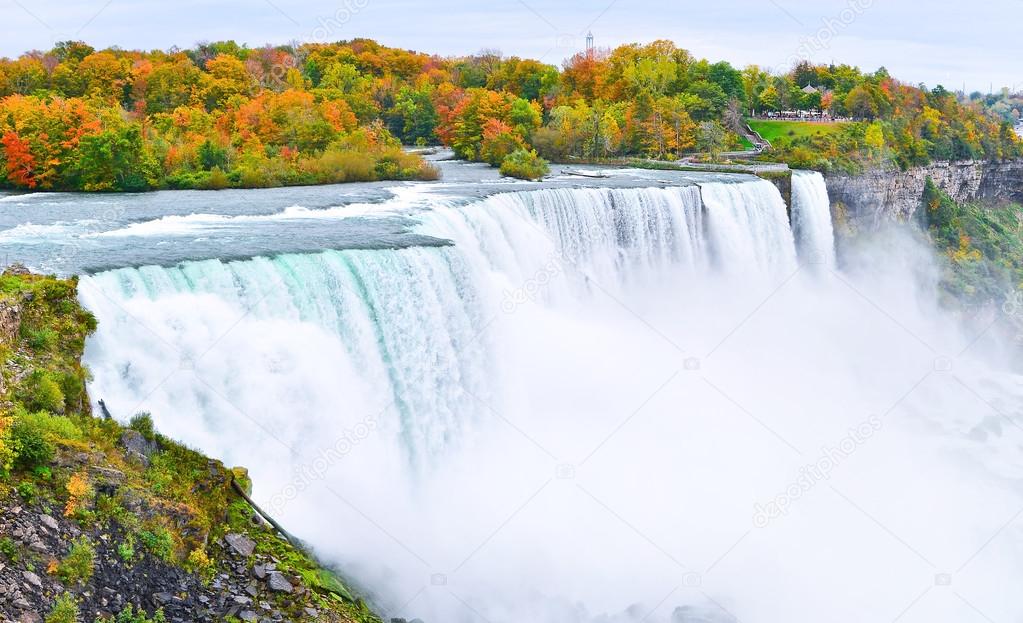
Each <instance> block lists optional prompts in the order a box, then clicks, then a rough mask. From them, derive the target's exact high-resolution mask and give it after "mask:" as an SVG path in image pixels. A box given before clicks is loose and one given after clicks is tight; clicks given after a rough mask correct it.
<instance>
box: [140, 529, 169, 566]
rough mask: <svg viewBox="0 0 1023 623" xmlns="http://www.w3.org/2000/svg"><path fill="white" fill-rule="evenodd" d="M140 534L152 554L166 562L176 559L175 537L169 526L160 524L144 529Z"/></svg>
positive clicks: (141, 539) (143, 543)
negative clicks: (168, 528)
mask: <svg viewBox="0 0 1023 623" xmlns="http://www.w3.org/2000/svg"><path fill="white" fill-rule="evenodd" d="M138 536H139V541H141V542H142V545H144V546H145V548H146V549H147V550H148V551H149V553H150V554H152V555H153V556H156V557H157V558H159V559H160V560H162V561H164V562H172V561H173V560H174V538H173V537H172V536H171V533H170V531H169V530H167V528H164V527H162V526H158V527H156V528H153V529H152V530H142V531H140V532H139V534H138Z"/></svg>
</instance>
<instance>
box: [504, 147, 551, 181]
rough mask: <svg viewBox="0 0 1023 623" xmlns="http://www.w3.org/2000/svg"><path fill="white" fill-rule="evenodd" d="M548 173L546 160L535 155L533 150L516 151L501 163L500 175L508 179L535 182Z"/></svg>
mask: <svg viewBox="0 0 1023 623" xmlns="http://www.w3.org/2000/svg"><path fill="white" fill-rule="evenodd" d="M548 173H550V166H548V163H547V161H546V160H544V159H543V158H541V157H540V156H538V155H537V153H536V151H535V150H530V151H526V150H525V149H518V150H516V151H513V152H512V153H511V154H510V155H509V156H508V157H507V158H505V159H504V162H502V163H501V175H507V176H508V177H517V178H519V179H523V180H537V179H540V178H541V177H543V176H545V175H547V174H548Z"/></svg>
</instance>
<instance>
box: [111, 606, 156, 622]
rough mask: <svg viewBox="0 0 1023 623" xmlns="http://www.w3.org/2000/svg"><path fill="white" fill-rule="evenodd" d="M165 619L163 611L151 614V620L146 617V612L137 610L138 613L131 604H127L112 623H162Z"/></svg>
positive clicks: (140, 609)
mask: <svg viewBox="0 0 1023 623" xmlns="http://www.w3.org/2000/svg"><path fill="white" fill-rule="evenodd" d="M166 620H167V619H166V618H165V617H164V615H163V610H157V611H156V612H154V613H153V618H149V617H147V616H146V611H145V610H143V609H142V608H139V611H138V612H135V609H134V608H133V607H132V605H131V604H128V607H126V608H125V609H124V610H121V612H120V613H119V614H118V615H117V618H116V619H115V620H114V623H164V621H166Z"/></svg>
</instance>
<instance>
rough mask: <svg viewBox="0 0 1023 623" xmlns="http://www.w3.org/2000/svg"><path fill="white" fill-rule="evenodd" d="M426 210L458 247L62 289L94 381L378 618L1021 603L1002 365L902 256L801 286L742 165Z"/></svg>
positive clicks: (599, 616)
mask: <svg viewBox="0 0 1023 623" xmlns="http://www.w3.org/2000/svg"><path fill="white" fill-rule="evenodd" d="M803 182H811V183H812V184H816V182H815V181H813V180H807V179H803V178H800V180H799V184H798V185H799V186H800V188H802V187H803ZM805 190H806V189H805V188H804V189H803V191H800V194H799V196H800V197H804V194H803V192H804V191H805ZM803 200H804V199H799V200H798V201H800V202H801V205H800V207H798V208H796V209H794V213H800V214H802V213H805V212H806V211H807V210H814V211H819V208H820V205H819V204H817V203H802V201H803ZM814 201H819V196H818V197H816V198H815V199H814ZM815 213H816V212H815ZM817 215H818V216H819V215H820V214H817ZM418 218H419V219H420V221H421V223H422V225H421V230H422V233H424V234H429V235H433V236H439V237H443V238H447V239H449V240H451V241H453V243H454V244H453V246H449V247H436V248H410V249H400V250H378V251H340V252H334V251H330V252H323V253H319V254H309V255H284V256H279V257H276V258H274V259H253V260H248V261H233V262H222V261H216V260H213V261H204V262H192V263H185V264H182V265H180V266H178V267H174V268H158V267H144V268H138V269H120V270H115V271H110V272H105V273H101V274H98V275H95V276H91V277H86V278H84V279H83V280H82V283H81V292H82V298H83V300H84V302H85V303H86V304H87V305H88V307H89V308H90V309H92V310H93V311H94V312H95V313H96V315H97V316H98V318H99V321H100V331H99V333H98V334H97V335H96V336H95V337H94V338H93V339H92V340H91V341H90V343H89V345H88V352H87V359H88V363H89V365H90V367H91V369H92V372H93V374H94V381H93V382H92V385H91V387H90V392H91V395H92V396H93V397H94V398H97V399H98V398H105V399H106V401H107V403H108V404H109V405H110V406H111V407H112V408H113V409H114V410H115V412H117V413H118V414H122V415H124V416H127V415H129V414H131V413H132V412H134V411H137V410H141V409H146V410H150V411H152V413H153V416H154V419H155V420H156V422H157V424H158V426H159V427H160V429H161V430H162V431H164V432H165V433H167V434H169V435H171V436H173V437H176V438H179V439H182V440H185V441H187V442H189V443H191V444H193V445H196V446H198V447H200V448H202V449H203V450H205V451H207V452H209V453H211V454H213V455H215V456H218V457H221V458H223V459H224V460H225V461H227V462H228V463H234V464H242V465H246V466H247V467H249V468H250V470H251V471H252V474H253V477H254V482H255V483H256V490H255V496H256V498H257V500H258V501H259V502H261V503H263V504H265V505H266V506H267V507H268V508H270V509H271V510H272V512H273V513H274V514H275V515H277V516H278V518H279V519H280V520H281V521H282V522H283V523H284V524H285V525H287V526H288V527H289V529H291V530H292V531H293V532H296V533H297V534H299V535H301V536H302V537H303V538H305V539H307V540H309V541H310V542H311V543H313V544H314V546H315V547H316V548H317V550H318V551H319V553H321V554H322V555H323V556H324V557H326V558H328V559H330V560H333V561H336V562H337V563H339V564H340V565H341V566H342V568H343V569H345V571H346V572H347V573H348V575H349V576H351V577H353V578H357V579H358V580H359V582H360V583H361V584H362V585H363V587H364V588H366V589H368V590H370V591H371V593H372V596H373V598H374V599H375V603H376V604H377V606H378V607H379V608H381V609H382V610H383V611H384V614H385V615H386V616H391V615H393V616H406V617H409V618H412V617H421V618H423V619H425V620H427V621H428V622H431V623H432V622H437V621H448V622H455V621H465V622H469V621H479V620H486V621H491V622H493V623H503V622H509V623H511V622H517V621H527V620H529V621H540V622H544V623H546V622H551V623H554V622H555V621H556V622H559V623H563V622H566V621H569V622H572V621H578V622H589V621H597V620H600V621H644V620H649V621H672V622H673V623H675V622H677V623H682V622H688V621H735V620H742V621H744V622H746V623H750V622H757V621H764V622H771V623H774V622H780V621H786V622H792V621H821V620H829V621H838V622H842V623H844V622H851V621H863V620H893V619H898V620H900V621H929V622H931V623H933V622H936V621H937V622H944V621H948V622H951V621H962V620H966V619H967V618H968V617H975V616H976V612H977V610H980V611H983V612H984V613H985V615H986V616H988V617H990V618H991V619H992V620H1014V619H1015V618H1018V617H1019V616H1023V604H1021V603H1020V601H1019V600H1015V599H1012V598H1009V597H1007V596H1010V595H1014V594H1015V593H1014V592H1012V590H1011V588H1010V587H1011V586H1013V585H1015V584H1018V582H1019V581H1020V580H1021V579H1023V565H1021V563H1020V560H1021V558H1020V552H1019V551H1017V550H1019V549H1020V548H1021V543H1023V539H1020V531H1019V527H1018V526H1017V525H1016V524H1013V523H1011V522H1010V523H1006V521H1008V520H1010V519H1014V518H1015V516H1018V512H1019V509H1020V507H1021V506H1023V498H1021V496H1020V493H1019V490H1018V485H1017V484H1015V483H1017V482H1018V481H1019V478H1020V476H1023V469H1021V467H1023V464H1021V461H1020V460H1019V459H1018V458H1017V456H1016V454H1017V448H1018V445H1019V443H1020V441H1021V440H1023V438H1021V436H1020V435H1019V433H1018V432H1017V428H1016V427H1013V426H1010V425H1007V422H1006V421H1005V420H1010V421H1012V422H1015V418H1016V417H1017V409H1018V408H1017V407H1016V406H1015V404H1017V403H1016V402H1015V401H1018V399H1019V394H1020V386H1019V382H1018V380H1017V379H1016V377H1012V376H1007V375H1004V374H1000V373H997V372H996V371H993V370H990V369H988V368H987V367H986V366H984V365H983V364H981V363H978V362H977V361H975V360H974V359H972V358H971V357H970V355H971V354H972V353H971V352H970V350H969V349H970V345H971V343H972V342H971V338H970V337H963V336H961V335H960V333H959V331H958V329H957V327H956V325H954V324H953V323H952V322H951V321H949V320H947V319H945V318H944V316H943V315H942V314H941V313H940V312H939V311H938V310H937V309H936V308H935V307H934V306H933V305H932V304H931V303H929V302H928V301H931V300H933V292H932V289H931V288H930V287H929V286H928V284H923V285H921V284H920V282H919V280H918V279H917V275H918V274H919V273H920V269H921V267H926V266H927V256H926V254H925V253H924V252H923V251H922V250H920V248H919V247H916V246H914V245H913V243H912V242H911V241H909V240H901V239H900V241H899V243H900V245H901V246H900V253H899V254H898V255H897V256H889V255H884V253H885V249H890V248H893V245H892V244H891V241H890V240H889V241H885V243H884V244H879V245H877V247H876V248H875V247H871V248H866V249H864V250H863V257H865V258H868V259H869V260H870V262H871V263H870V264H865V263H861V262H859V261H858V256H857V255H855V254H851V255H850V257H849V258H848V261H847V264H848V266H847V267H846V269H845V272H844V273H842V274H839V273H831V272H830V271H826V272H820V271H817V272H814V271H806V272H804V271H800V270H798V264H797V259H796V258H797V254H796V244H795V242H794V238H793V235H792V233H791V230H790V228H789V224H788V219H787V218H786V214H785V206H784V203H783V202H782V200H781V198H780V195H779V194H778V192H777V191H776V190H775V189H774V187H773V186H772V185H771V184H769V183H767V182H754V181H743V182H742V183H704V184H701V185H700V187H695V186H693V187H687V188H654V189H627V190H614V189H560V190H554V189H545V190H538V191H533V192H521V193H511V194H503V195H496V196H492V197H490V198H487V199H485V200H482V201H480V202H477V203H473V204H469V205H465V206H461V207H451V206H449V205H440V204H438V205H437V206H436V207H435V208H434V209H432V210H428V211H425V212H422V213H421V214H420V215H419V216H418ZM823 230H824V228H823V226H821V227H819V228H818V227H816V226H815V227H814V228H813V230H812V231H813V232H814V233H813V236H812V237H811V238H809V239H810V240H812V241H814V242H816V243H819V242H821V241H823V240H825V239H826V237H825V236H824V235H823V233H822V232H823ZM806 231H809V230H806ZM806 239H807V238H805V237H803V236H800V240H801V241H805V240H806ZM801 244H802V242H801ZM917 252H919V253H917ZM877 266H881V267H882V268H880V269H879V268H877ZM952 361H954V366H953V365H952V364H951V363H950V362H952ZM1000 414H1001V415H1000ZM1014 514H1015V515H1014ZM993 540H997V543H996V544H995V545H990V546H988V544H989V543H991V542H992V541H993ZM943 574H952V578H953V579H952V582H953V584H952V588H951V589H949V587H948V586H945V584H946V583H945V582H944V581H942V582H941V586H936V585H935V578H936V577H941V578H944V577H945V576H944V575H943ZM910 606H911V607H910Z"/></svg>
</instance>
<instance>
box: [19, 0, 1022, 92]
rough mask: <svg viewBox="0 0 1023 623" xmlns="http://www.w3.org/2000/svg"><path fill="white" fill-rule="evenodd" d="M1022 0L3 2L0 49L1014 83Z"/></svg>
mask: <svg viewBox="0 0 1023 623" xmlns="http://www.w3.org/2000/svg"><path fill="white" fill-rule="evenodd" d="M1021 23H1023V0H979V1H975V2H968V3H967V2H962V1H961V0H916V1H910V0H757V1H745V2H740V1H738V0H711V1H707V0H703V1H701V2H692V1H690V0H671V1H667V2H665V1H658V0H574V1H570V0H545V1H541V0H492V1H489V2H484V1H476V2H466V1H462V0H432V1H430V2H416V1H411V0H306V1H302V2H288V1H287V0H244V1H243V0H221V1H218V2H214V1H212V0H174V1H172V2H168V1H166V0H161V1H156V0H0V24H2V27H0V28H2V32H3V36H2V37H0V55H4V56H8V57H14V56H17V55H19V54H21V53H22V52H24V51H26V50H32V49H43V50H45V49H49V48H50V47H52V45H53V43H54V42H56V41H61V40H67V39H80V40H84V41H87V42H88V43H90V44H91V45H93V46H94V47H96V48H105V47H110V46H119V47H121V48H126V49H147V50H148V49H154V48H162V49H166V48H169V47H171V46H178V47H183V48H184V47H190V46H192V45H194V44H195V43H196V42H199V41H216V40H223V39H234V40H235V41H238V42H239V43H246V44H248V45H250V46H253V47H256V46H260V45H263V44H266V43H287V42H291V41H301V42H323V41H337V40H343V39H352V38H355V37H369V38H372V39H376V40H378V41H380V42H381V43H384V44H386V45H391V46H395V47H402V48H408V49H414V50H418V51H422V52H428V53H436V54H441V55H464V54H471V53H474V52H478V51H479V50H481V49H485V48H486V49H497V50H500V51H501V52H503V53H504V54H506V55H517V56H523V57H530V58H540V59H541V60H543V61H545V62H549V63H551V64H560V63H561V62H562V61H563V60H564V59H565V58H567V57H569V56H571V55H572V54H574V53H575V52H577V51H579V50H581V49H583V48H584V47H585V35H586V33H587V32H589V31H591V30H592V32H593V34H594V37H595V41H596V44H597V46H598V47H614V46H616V45H619V44H622V43H632V42H649V41H653V40H656V39H670V40H672V41H674V42H675V43H676V44H677V45H679V46H680V47H683V48H686V49H688V50H690V51H691V52H693V53H694V54H695V55H696V56H698V57H703V58H708V59H711V60H714V61H716V60H727V61H729V62H731V63H732V64H733V65H736V66H745V65H747V64H751V63H755V64H758V65H761V66H762V67H768V68H772V69H776V70H784V69H787V68H789V67H791V65H792V64H793V63H794V62H795V61H797V60H799V59H803V58H808V59H809V60H812V61H817V62H825V63H826V62H831V61H834V62H845V63H849V64H853V65H858V66H860V67H861V68H863V69H864V70H868V71H873V70H874V69H876V68H878V67H880V66H885V67H887V68H888V70H889V71H890V72H891V73H892V74H893V75H894V76H896V77H898V78H900V79H902V80H904V81H906V82H909V83H912V84H916V83H921V82H922V83H926V84H928V85H931V86H933V85H935V84H944V85H945V86H946V87H948V88H950V89H962V88H963V86H964V84H965V87H966V89H967V91H974V90H979V91H984V92H986V91H988V90H989V88H991V87H993V88H994V89H996V90H997V89H999V88H1001V87H1003V86H1008V87H1014V88H1015V89H1016V90H1023V61H1021V60H1020V57H1021V55H1020V51H1021V50H1023V44H1021V42H1020V39H1021V35H1023V28H1021V27H1020V24H1021Z"/></svg>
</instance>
